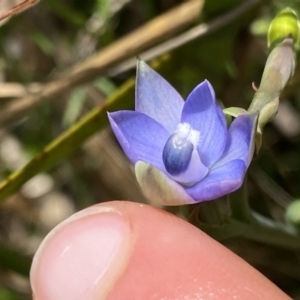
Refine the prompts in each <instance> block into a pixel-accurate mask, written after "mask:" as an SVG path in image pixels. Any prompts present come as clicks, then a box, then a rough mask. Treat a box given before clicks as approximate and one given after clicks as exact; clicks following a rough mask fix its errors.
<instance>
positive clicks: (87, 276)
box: [30, 206, 131, 300]
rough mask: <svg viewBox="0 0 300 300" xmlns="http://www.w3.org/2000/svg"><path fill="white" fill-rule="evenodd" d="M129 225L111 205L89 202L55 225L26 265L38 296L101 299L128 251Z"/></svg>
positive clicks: (39, 299)
mask: <svg viewBox="0 0 300 300" xmlns="http://www.w3.org/2000/svg"><path fill="white" fill-rule="evenodd" d="M130 248H131V237H130V225H129V221H128V219H127V218H126V216H124V215H122V214H121V213H120V212H118V211H116V210H115V209H112V208H109V207H108V208H106V207H103V206H93V207H91V208H88V209H85V210H83V211H81V212H79V213H77V214H75V215H73V216H72V217H70V218H69V219H67V220H66V221H64V222H63V223H61V224H60V225H58V226H57V227H56V228H54V229H53V230H52V231H51V232H50V233H49V234H48V236H47V237H46V238H45V239H44V241H43V242H42V244H41V245H40V247H39V249H38V251H37V253H36V254H35V257H34V260H33V263H32V267H31V274H30V279H31V285H32V289H33V294H34V297H35V299H37V300H47V299H51V300H60V299H64V300H65V299H80V300H85V299H89V300H90V299H103V298H105V295H106V294H107V293H108V292H109V290H110V289H111V287H112V286H113V285H114V283H115V281H116V280H117V278H118V277H119V275H120V274H121V273H122V270H123V269H124V268H125V265H126V262H127V260H128V259H127V258H128V256H129V255H130Z"/></svg>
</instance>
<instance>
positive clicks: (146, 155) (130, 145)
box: [108, 110, 169, 170]
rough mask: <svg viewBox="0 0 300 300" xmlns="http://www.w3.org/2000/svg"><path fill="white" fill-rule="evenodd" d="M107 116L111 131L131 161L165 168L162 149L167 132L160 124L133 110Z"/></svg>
mask: <svg viewBox="0 0 300 300" xmlns="http://www.w3.org/2000/svg"><path fill="white" fill-rule="evenodd" d="M108 118H109V121H110V124H111V127H112V130H113V132H114V133H115V135H116V137H117V139H118V141H119V143H120V145H121V146H122V148H123V150H124V152H125V153H126V155H127V156H128V158H129V159H130V160H131V161H132V163H136V162H137V161H138V160H142V161H145V162H148V163H151V164H153V165H154V166H155V167H157V168H159V169H160V170H165V168H164V165H163V162H162V151H163V148H164V145H165V143H166V141H167V139H168V137H169V133H168V132H167V130H166V129H165V128H164V127H163V126H162V125H161V124H159V123H157V122H156V121H154V120H153V119H151V118H150V117H148V116H146V115H144V114H142V113H138V112H135V111H124V110H123V111H118V112H113V113H109V114H108Z"/></svg>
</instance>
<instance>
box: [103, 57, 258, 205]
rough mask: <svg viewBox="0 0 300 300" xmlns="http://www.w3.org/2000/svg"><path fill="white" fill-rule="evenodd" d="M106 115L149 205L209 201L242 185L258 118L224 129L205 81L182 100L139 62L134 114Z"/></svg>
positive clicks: (240, 120)
mask: <svg viewBox="0 0 300 300" xmlns="http://www.w3.org/2000/svg"><path fill="white" fill-rule="evenodd" d="M108 117H109V121H110V124H111V127H112V129H113V132H114V133H115V135H116V137H117V139H118V141H119V143H120V145H121V146H122V148H123V150H124V152H125V153H126V155H127V156H128V158H129V159H130V160H131V162H132V163H133V164H134V165H135V173H136V177H137V180H138V182H139V184H140V186H141V188H142V190H143V192H144V193H145V195H146V196H147V197H148V198H149V200H150V201H151V202H152V203H155V204H160V205H182V204H190V203H196V202H200V201H206V200H212V199H216V198H218V197H220V196H223V195H225V194H228V193H230V192H233V191H234V190H236V189H238V188H239V187H240V186H241V185H242V183H243V179H244V175H245V172H246V170H247V168H248V166H249V163H250V161H251V159H252V153H253V140H254V136H255V127H256V126H255V125H256V119H257V116H256V114H244V115H240V116H238V117H237V118H235V120H234V121H233V122H232V123H231V125H230V127H229V129H227V123H226V120H225V116H224V114H223V112H222V110H221V108H220V107H219V105H218V103H217V102H216V99H215V93H214V90H213V88H212V86H211V84H210V83H209V82H208V81H207V80H205V81H203V82H202V83H200V84H199V85H198V86H196V87H195V89H194V90H193V91H192V92H191V93H190V94H189V96H188V97H187V100H186V101H184V100H183V99H182V98H181V96H180V95H179V94H178V93H177V91H176V90H175V89H174V88H173V87H172V86H171V85H170V84H169V83H168V82H167V81H166V80H165V79H164V78H163V77H161V76H160V75H159V74H158V73H157V72H156V71H154V70H153V69H151V68H150V67H149V66H148V65H147V64H146V63H145V62H143V61H139V62H138V68H137V80H136V99H135V111H117V112H113V113H109V114H108Z"/></svg>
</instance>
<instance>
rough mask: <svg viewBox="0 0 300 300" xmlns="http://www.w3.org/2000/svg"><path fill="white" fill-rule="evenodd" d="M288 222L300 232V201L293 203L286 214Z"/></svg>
mask: <svg viewBox="0 0 300 300" xmlns="http://www.w3.org/2000/svg"><path fill="white" fill-rule="evenodd" d="M285 218H286V221H287V222H288V223H289V224H290V225H292V226H293V227H295V228H297V229H298V230H300V200H295V201H293V202H292V203H291V204H290V205H289V206H288V208H287V209H286V212H285Z"/></svg>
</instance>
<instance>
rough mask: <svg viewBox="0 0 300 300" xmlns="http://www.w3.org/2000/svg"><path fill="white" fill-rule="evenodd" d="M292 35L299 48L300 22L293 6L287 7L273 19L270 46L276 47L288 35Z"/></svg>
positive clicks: (269, 32)
mask: <svg viewBox="0 0 300 300" xmlns="http://www.w3.org/2000/svg"><path fill="white" fill-rule="evenodd" d="M288 36H291V37H292V39H293V45H294V48H296V49H297V48H298V46H299V41H300V22H299V20H298V16H297V14H296V12H295V11H294V10H292V9H291V8H285V9H284V10H282V11H281V12H279V13H278V14H277V15H276V17H275V18H274V19H273V21H272V23H271V25H270V27H269V31H268V47H269V48H272V49H273V48H274V47H275V46H276V45H278V44H279V43H281V42H282V41H283V40H284V39H285V38H286V37H288Z"/></svg>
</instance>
